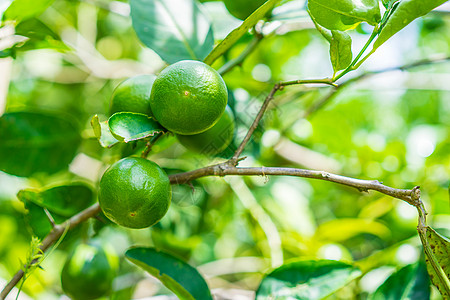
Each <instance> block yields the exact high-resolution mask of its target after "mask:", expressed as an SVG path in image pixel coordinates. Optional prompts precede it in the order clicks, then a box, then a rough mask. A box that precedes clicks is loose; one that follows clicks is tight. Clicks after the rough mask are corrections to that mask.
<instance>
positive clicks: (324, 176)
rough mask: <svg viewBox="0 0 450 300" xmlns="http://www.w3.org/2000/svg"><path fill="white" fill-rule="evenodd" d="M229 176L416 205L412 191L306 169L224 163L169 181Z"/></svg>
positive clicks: (182, 181) (174, 182)
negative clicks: (286, 180) (345, 189)
mask: <svg viewBox="0 0 450 300" xmlns="http://www.w3.org/2000/svg"><path fill="white" fill-rule="evenodd" d="M230 175H239V176H267V175H277V176H295V177H303V178H312V179H319V180H325V181H330V182H334V183H338V184H342V185H345V186H349V187H353V188H356V189H358V190H359V191H362V192H366V191H369V190H374V191H378V192H380V193H382V194H385V195H388V196H391V197H394V198H397V199H400V200H404V201H406V202H408V203H409V204H411V205H414V206H415V205H416V203H415V202H414V200H413V199H412V198H411V193H412V191H413V190H406V189H396V188H392V187H389V186H386V185H384V184H382V183H381V182H379V181H378V180H363V179H357V178H351V177H346V176H342V175H337V174H332V173H328V172H324V171H316V170H307V169H297V168H278V167H253V168H244V167H235V166H233V165H230V164H229V163H228V162H224V163H221V164H217V165H212V166H208V167H205V168H200V169H197V170H193V171H189V172H185V173H179V174H173V175H170V176H169V179H170V182H171V183H172V184H184V183H187V182H190V181H192V180H195V179H198V178H201V177H208V176H230Z"/></svg>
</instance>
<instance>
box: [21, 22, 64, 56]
mask: <svg viewBox="0 0 450 300" xmlns="http://www.w3.org/2000/svg"><path fill="white" fill-rule="evenodd" d="M16 35H21V36H25V37H27V38H29V40H27V41H26V42H25V44H23V45H21V46H19V47H16V48H17V50H21V51H26V50H34V49H54V50H57V51H61V52H64V51H68V50H70V49H69V47H67V46H66V45H65V44H64V42H63V41H62V40H61V38H60V37H59V36H58V35H57V34H56V33H55V32H54V31H53V30H51V29H50V28H49V27H48V26H47V25H45V24H44V23H42V22H41V21H40V20H38V19H36V18H31V19H29V20H25V21H23V22H20V23H19V24H18V25H17V26H16Z"/></svg>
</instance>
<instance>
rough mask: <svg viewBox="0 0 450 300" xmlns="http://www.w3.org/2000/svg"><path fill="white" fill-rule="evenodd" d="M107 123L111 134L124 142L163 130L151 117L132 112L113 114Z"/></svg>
mask: <svg viewBox="0 0 450 300" xmlns="http://www.w3.org/2000/svg"><path fill="white" fill-rule="evenodd" d="M108 125H109V129H110V130H111V133H112V134H113V136H114V137H116V138H117V139H120V140H123V141H124V142H125V143H128V142H131V141H136V140H140V139H144V138H146V137H149V136H153V135H155V134H156V133H163V132H164V129H163V128H162V127H161V125H159V123H158V122H156V121H155V120H154V119H153V118H152V117H149V116H147V115H145V114H139V113H132V112H119V113H115V114H113V115H112V116H111V117H110V118H109V120H108Z"/></svg>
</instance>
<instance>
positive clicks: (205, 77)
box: [150, 60, 228, 135]
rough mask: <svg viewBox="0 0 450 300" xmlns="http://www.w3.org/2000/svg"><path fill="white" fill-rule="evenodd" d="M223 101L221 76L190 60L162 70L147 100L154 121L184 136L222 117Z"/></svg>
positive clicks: (226, 98)
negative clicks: (148, 100)
mask: <svg viewBox="0 0 450 300" xmlns="http://www.w3.org/2000/svg"><path fill="white" fill-rule="evenodd" d="M227 101H228V93H227V88H226V85H225V82H224V81H223V79H222V76H220V74H219V73H217V71H216V70H214V69H213V68H211V67H210V66H208V65H207V64H204V63H202V62H200V61H194V60H184V61H179V62H177V63H174V64H172V65H170V66H168V67H167V68H165V69H164V70H163V71H162V72H161V73H160V74H159V75H158V77H157V78H156V80H155V82H154V84H153V88H152V92H151V96H150V106H151V109H152V112H153V115H154V117H155V119H156V120H157V121H158V122H159V123H161V125H162V126H164V127H165V128H167V129H168V130H170V131H172V132H174V133H178V134H184V135H191V134H197V133H200V132H203V131H205V130H207V129H209V128H211V127H212V126H213V125H214V124H216V123H217V121H218V120H219V118H220V116H222V114H223V112H224V110H225V106H226V105H227Z"/></svg>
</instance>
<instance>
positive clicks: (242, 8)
mask: <svg viewBox="0 0 450 300" xmlns="http://www.w3.org/2000/svg"><path fill="white" fill-rule="evenodd" d="M223 2H224V3H225V6H226V7H227V9H228V11H229V12H230V14H232V15H233V16H234V17H236V18H238V19H240V20H245V19H247V17H248V16H250V15H251V14H252V13H253V12H254V11H255V10H256V9H258V7H260V6H261V5H263V4H264V3H265V2H266V0H223Z"/></svg>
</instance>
